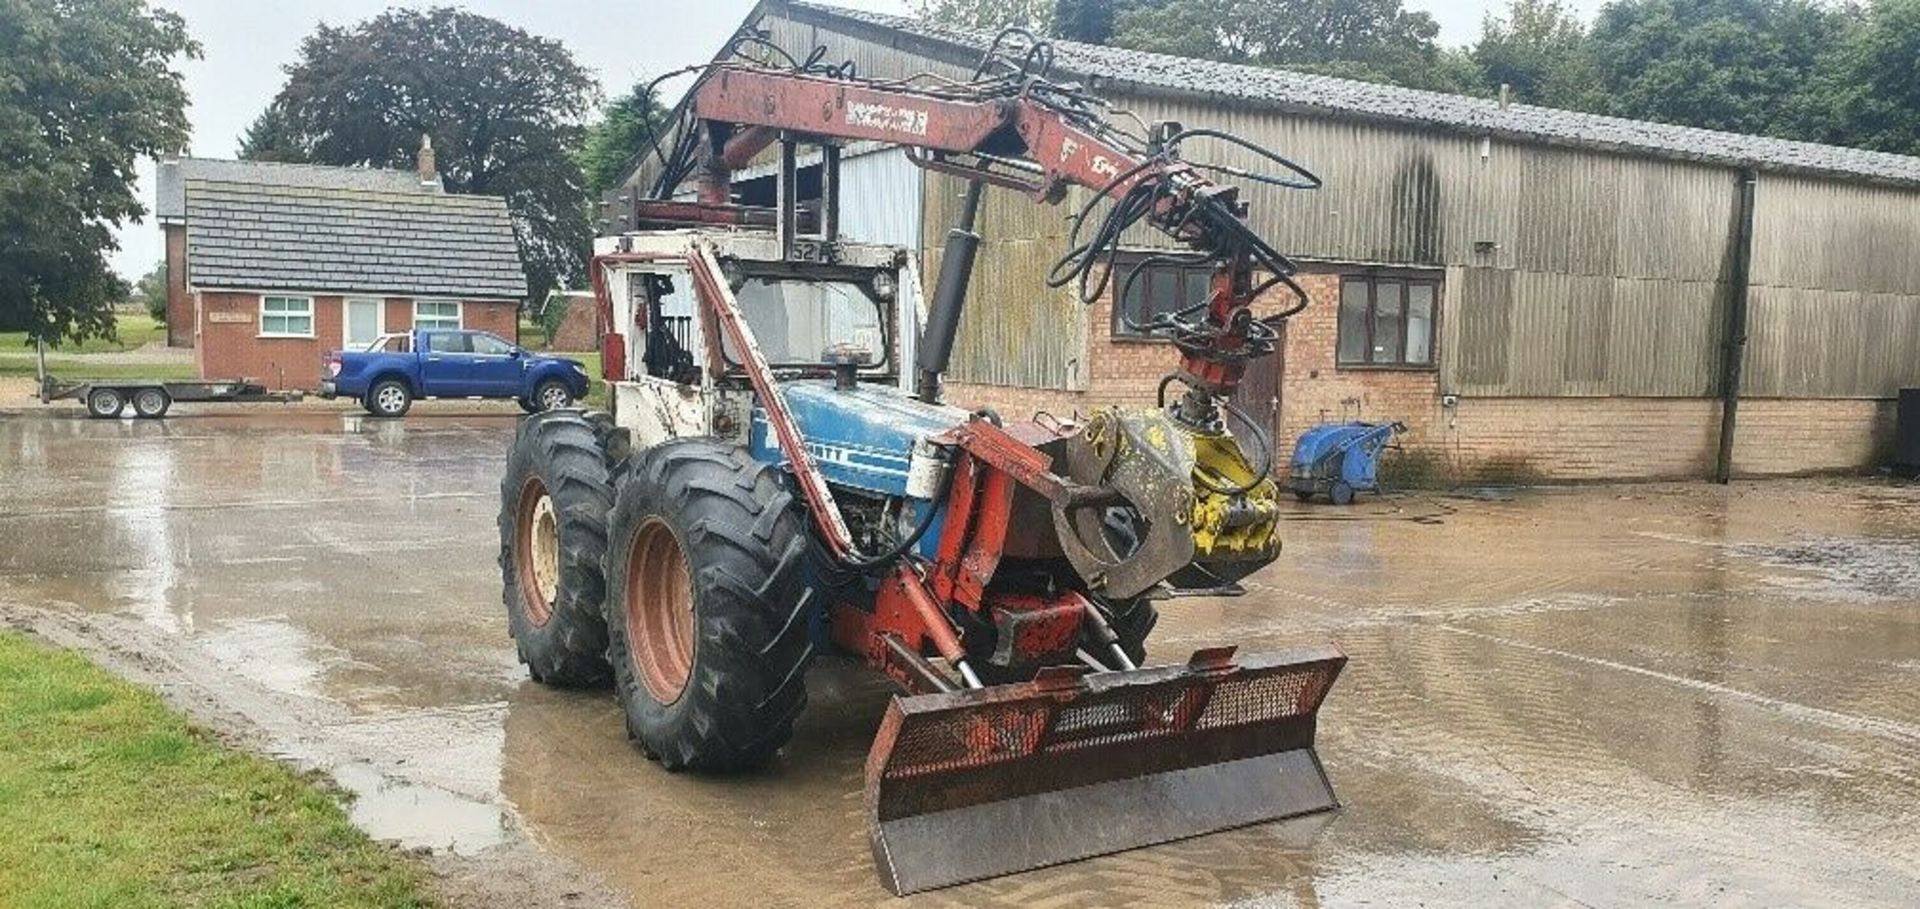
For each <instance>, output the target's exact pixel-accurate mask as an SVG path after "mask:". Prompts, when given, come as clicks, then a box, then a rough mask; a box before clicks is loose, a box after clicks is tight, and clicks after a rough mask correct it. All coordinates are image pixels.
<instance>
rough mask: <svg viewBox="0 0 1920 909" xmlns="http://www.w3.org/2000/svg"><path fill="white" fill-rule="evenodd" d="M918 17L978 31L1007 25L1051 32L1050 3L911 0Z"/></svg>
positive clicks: (1033, 0) (1046, 0)
mask: <svg viewBox="0 0 1920 909" xmlns="http://www.w3.org/2000/svg"><path fill="white" fill-rule="evenodd" d="M914 12H915V14H917V15H918V16H919V17H920V18H922V19H926V20H928V21H931V22H938V23H940V24H942V25H953V26H958V27H960V28H970V29H976V30H979V31H989V32H991V31H999V30H1000V29H1003V28H1007V27H1009V26H1019V27H1021V28H1025V29H1030V30H1032V31H1033V32H1034V33H1036V34H1043V35H1044V34H1046V33H1048V32H1050V31H1052V29H1053V0H914Z"/></svg>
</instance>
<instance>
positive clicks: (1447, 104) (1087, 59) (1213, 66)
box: [765, 0, 1920, 185]
mask: <svg viewBox="0 0 1920 909" xmlns="http://www.w3.org/2000/svg"><path fill="white" fill-rule="evenodd" d="M765 6H766V7H767V8H770V9H772V10H774V11H776V12H777V11H779V10H781V9H782V8H784V9H785V10H787V15H790V16H792V17H794V18H796V19H800V20H803V21H807V22H811V23H813V24H816V25H820V26H822V27H826V28H829V29H834V30H845V29H848V28H849V27H851V31H849V32H848V33H850V34H857V33H859V32H860V31H861V30H862V29H863V28H864V29H865V30H868V31H871V30H874V29H879V30H883V31H884V32H887V33H890V34H891V35H894V36H899V37H906V38H910V39H918V40H919V41H920V42H923V43H924V44H925V45H926V46H924V47H911V48H910V49H911V50H914V51H916V52H929V53H934V54H940V55H942V56H944V57H946V58H947V59H949V60H950V61H952V62H956V63H958V62H964V63H965V64H966V65H969V66H971V65H972V64H973V62H974V61H975V60H977V58H978V56H979V54H980V52H981V51H982V50H984V49H985V48H986V46H987V44H988V43H989V42H990V41H991V40H992V35H991V34H990V33H985V32H976V31H971V30H967V29H958V28H950V27H946V26H941V25H936V24H933V23H929V22H925V21H922V20H918V19H906V18H902V17H899V16H890V15H886V14H884V13H871V12H866V11H863V10H850V9H842V8H840V7H835V6H827V5H823V4H818V3H807V2H802V0H784V2H783V0H769V2H768V3H767V4H765ZM1054 48H1055V52H1056V59H1055V68H1056V69H1057V70H1061V71H1064V72H1065V73H1067V74H1069V75H1071V76H1077V77H1080V78H1082V79H1089V80H1097V81H1099V82H1104V83H1106V84H1109V85H1113V86H1118V87H1121V88H1123V89H1124V88H1132V89H1134V90H1137V91H1139V92H1141V93H1144V94H1160V95H1177V96H1185V97H1198V98H1213V99H1218V100H1227V101H1234V102H1240V103H1242V104H1244V103H1245V102H1249V101H1251V102H1258V103H1260V104H1263V105H1266V106H1270V107H1272V108H1273V109H1276V110H1284V111H1296V112H1304V113H1320V114H1331V115H1344V116H1354V117H1361V118H1365V119H1369V120H1376V121H1384V122H1391V123H1399V124H1408V125H1415V126H1424V127H1433V128H1441V129H1449V130H1457V131H1461V132H1466V133H1469V134H1472V135H1493V136H1503V137H1511V138H1519V139H1526V140H1533V141H1539V142H1546V143H1549V144H1559V145H1570V146H1577V147H1583V148H1593V149H1598V150H1602V151H1612V152H1624V153H1638V154H1647V155H1655V156H1660V157H1668V158H1681V159H1686V160H1695V161H1706V162H1711V163H1716V164H1725V165H1731V166H1736V167H1754V168H1757V169H1760V170H1777V171H1786V172H1794V173H1808V174H1818V175H1823V176H1834V177H1841V178H1857V179H1866V180H1869V181H1874V182H1883V183H1895V184H1904V185H1920V158H1914V157H1909V156H1906V155H1895V154H1889V153H1886V152H1874V151H1865V150H1862V149H1855V148H1843V147H1840V146H1835V145H1820V144H1817V143H1812V142H1795V141H1791V140H1787V139H1772V138H1768V137H1765V136H1750V135H1742V134H1739V133H1728V132H1720V131H1718V130H1710V129H1696V128H1694V127H1689V126H1672V125H1669V124H1664V123H1651V122H1647V121H1643V120H1628V119H1624V118H1621V117H1606V116H1601V115H1599V114H1584V113H1577V112H1574V111H1564V110H1556V109H1553V108H1547V107H1535V106H1532V105H1527V104H1514V105H1510V106H1508V107H1504V108H1503V107H1501V106H1500V104H1499V102H1497V101H1492V100H1488V99H1484V98H1474V97H1469V96H1466V95H1449V94H1444V93H1440V92H1428V91H1419V90H1416V89H1410V88H1399V87H1396V86H1391V85H1378V84H1374V83H1371V82H1358V81H1355V80H1352V79H1338V78H1334V77H1332V76H1315V75H1309V74H1305V73H1296V72H1290V71H1288V70H1283V69H1273V68H1269V67H1262V66H1245V65H1240V64H1232V63H1217V62H1214V61H1210V60H1195V59H1190V58H1186V57H1174V56H1169V55H1167V54H1152V53H1146V52H1144V51H1134V50H1126V49H1124V48H1116V47H1103V46H1099V45H1092V44H1080V43H1078V42H1073V41H1055V42H1054ZM1189 125H1192V124H1189Z"/></svg>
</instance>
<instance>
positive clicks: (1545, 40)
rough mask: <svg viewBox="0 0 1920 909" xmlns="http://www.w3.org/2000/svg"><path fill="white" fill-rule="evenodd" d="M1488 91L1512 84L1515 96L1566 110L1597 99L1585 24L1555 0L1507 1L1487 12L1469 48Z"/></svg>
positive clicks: (1588, 106)
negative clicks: (1500, 10)
mask: <svg viewBox="0 0 1920 909" xmlns="http://www.w3.org/2000/svg"><path fill="white" fill-rule="evenodd" d="M1469 54H1470V56H1471V57H1472V58H1473V63H1474V65H1475V66H1477V67H1478V68H1479V72H1480V78H1481V79H1482V80H1483V81H1484V83H1485V85H1486V87H1487V88H1488V89H1489V90H1498V88H1499V87H1500V86H1501V85H1510V86H1512V87H1513V94H1514V98H1515V100H1518V101H1523V102H1526V103H1528V104H1543V105H1546V106H1548V107H1560V108H1567V109H1571V110H1590V109H1593V108H1596V107H1598V106H1599V104H1600V98H1599V96H1598V95H1597V94H1595V92H1594V81H1595V79H1596V78H1597V75H1596V73H1595V71H1594V66H1593V60H1592V57H1591V56H1590V54H1589V52H1588V48H1587V29H1586V26H1584V25H1582V24H1581V22H1580V19H1579V17H1578V16H1576V15H1574V14H1573V12H1572V11H1571V10H1569V9H1568V8H1567V7H1566V5H1565V4H1563V3H1561V2H1560V0H1512V2H1511V3H1510V4H1509V5H1508V7H1507V14H1506V15H1505V16H1488V17H1487V18H1486V19H1485V20H1484V21H1483V22H1482V23H1481V25H1480V39H1479V40H1478V41H1476V42H1475V43H1474V45H1473V47H1472V48H1471V50H1470V51H1469Z"/></svg>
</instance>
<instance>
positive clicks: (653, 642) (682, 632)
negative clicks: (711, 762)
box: [625, 518, 694, 704]
mask: <svg viewBox="0 0 1920 909" xmlns="http://www.w3.org/2000/svg"><path fill="white" fill-rule="evenodd" d="M626 588H627V602H626V604H625V605H626V621H627V659H628V660H629V662H631V664H632V668H633V672H634V674H635V675H637V676H639V677H640V681H641V683H642V684H644V685H646V686H647V691H648V692H649V693H650V694H652V695H653V698H654V700H656V701H659V702H660V703H662V704H671V703H673V702H674V701H677V700H679V699H680V693H681V692H682V691H684V690H686V687H687V679H688V678H689V677H691V676H692V675H693V639H694V634H693V625H694V615H693V576H692V574H691V573H690V572H688V570H687V557H686V554H685V553H684V552H683V551H682V550H681V548H680V540H679V539H678V538H676V537H675V536H674V535H673V529H672V528H670V527H668V526H667V524H666V522H665V521H662V520H660V519H659V518H648V519H647V520H646V521H645V522H644V523H642V524H641V525H640V529H639V530H637V531H635V532H634V534H633V543H632V548H630V549H629V550H628V551H627V584H626Z"/></svg>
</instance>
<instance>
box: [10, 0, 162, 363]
mask: <svg viewBox="0 0 1920 909" xmlns="http://www.w3.org/2000/svg"><path fill="white" fill-rule="evenodd" d="M198 53H199V47H198V45H196V44H194V43H193V41H192V39H190V38H189V37H188V36H187V29H186V25H185V23H183V22H182V21H181V19H180V17H179V16H177V15H174V14H173V13H170V12H167V11H165V10H156V9H150V8H149V7H148V6H147V5H146V3H144V2H142V0H4V2H0V327H7V328H13V329H16V330H17V329H21V328H26V329H29V330H31V331H33V332H35V333H38V334H41V335H42V336H43V337H45V338H47V339H48V340H49V341H54V342H57V341H58V340H60V339H61V338H70V339H72V340H75V341H81V340H85V339H86V338H89V337H95V336H106V337H111V336H112V335H113V311H112V305H113V303H114V302H116V301H118V300H121V299H123V298H124V297H125V296H126V292H127V286H126V283H125V282H124V281H122V280H120V279H119V278H118V277H116V276H115V275H114V274H113V271H112V270H111V269H110V268H109V267H108V265H107V253H108V252H109V251H110V250H112V249H114V248H115V242H114V239H113V231H114V229H115V228H116V227H119V226H120V225H122V224H125V223H127V222H128V221H137V220H139V219H140V218H141V217H142V216H143V215H145V214H146V208H145V207H144V206H142V205H141V204H140V200H139V198H138V196H137V195H136V194H135V191H134V162H135V161H136V160H137V159H139V158H141V157H143V156H158V155H161V154H166V153H173V152H177V151H179V150H180V149H182V148H185V147H186V144H187V116H186V106H187V94H186V90H185V89H184V88H183V87H182V85H181V75H180V72H179V71H178V70H176V69H173V68H172V67H173V65H174V63H175V61H177V60H179V59H181V58H183V57H191V56H195V55H197V54H198Z"/></svg>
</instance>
